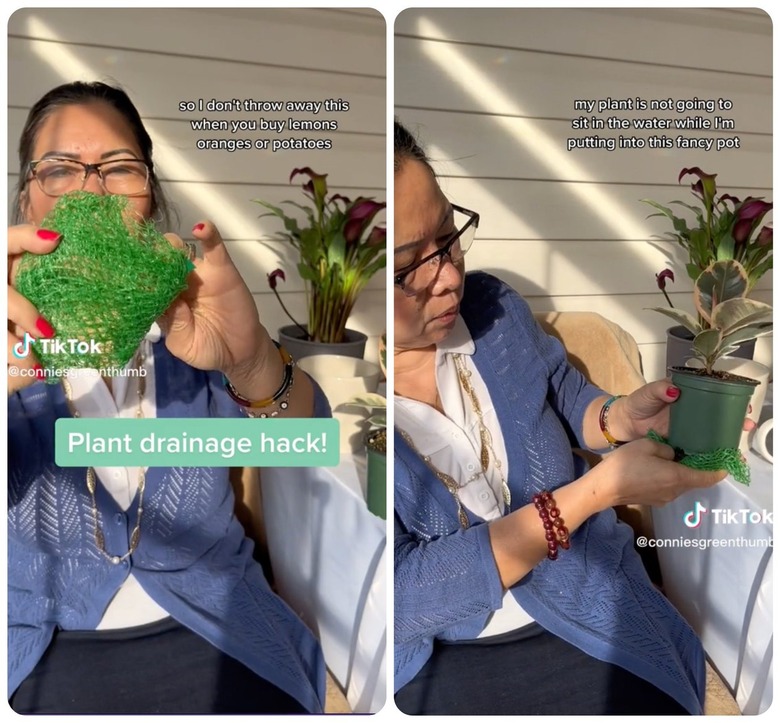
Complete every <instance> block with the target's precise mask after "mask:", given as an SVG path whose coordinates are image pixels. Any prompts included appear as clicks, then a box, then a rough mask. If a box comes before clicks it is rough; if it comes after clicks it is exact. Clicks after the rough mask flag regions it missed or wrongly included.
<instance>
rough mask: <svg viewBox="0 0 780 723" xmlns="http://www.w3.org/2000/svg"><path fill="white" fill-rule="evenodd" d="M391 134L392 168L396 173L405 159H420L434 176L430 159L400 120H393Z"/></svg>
mask: <svg viewBox="0 0 780 723" xmlns="http://www.w3.org/2000/svg"><path fill="white" fill-rule="evenodd" d="M393 135H394V136H395V138H394V148H393V156H394V158H395V162H394V164H393V165H394V168H395V172H396V173H397V172H398V171H399V170H400V169H401V165H402V163H403V162H404V161H406V160H409V159H411V160H414V161H420V163H424V164H425V165H426V166H427V167H428V170H429V171H430V172H431V173H432V174H433V175H434V176H435V175H436V172H435V171H434V170H433V166H432V165H431V159H430V158H428V155H427V154H426V152H425V151H424V150H423V149H422V146H420V144H419V143H418V142H417V139H416V138H415V137H414V136H413V135H412V134H411V133H410V132H409V131H408V130H407V129H406V128H405V127H404V126H403V125H401V123H400V121H398V120H396V121H395V129H394V133H393Z"/></svg>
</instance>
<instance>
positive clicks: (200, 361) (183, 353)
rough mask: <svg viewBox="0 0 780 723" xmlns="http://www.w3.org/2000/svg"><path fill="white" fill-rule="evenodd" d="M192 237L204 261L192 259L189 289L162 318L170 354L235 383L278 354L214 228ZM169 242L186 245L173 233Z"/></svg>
mask: <svg viewBox="0 0 780 723" xmlns="http://www.w3.org/2000/svg"><path fill="white" fill-rule="evenodd" d="M192 233H193V235H194V236H195V238H197V239H198V240H200V242H201V246H202V248H203V258H202V259H195V260H194V264H195V270H194V271H192V272H191V273H190V275H189V276H188V278H187V283H188V288H187V289H186V290H185V291H183V292H182V293H181V294H180V295H179V296H178V298H177V299H176V300H175V301H174V302H173V304H171V306H170V307H169V308H168V310H167V311H166V312H165V314H164V315H163V317H162V318H161V319H160V326H161V327H162V328H163V331H164V332H165V343H166V345H167V346H168V349H169V350H170V351H171V353H172V354H173V355H174V356H176V357H178V358H179V359H181V360H182V361H184V362H186V363H187V364H189V365H190V366H193V367H195V368H197V369H205V370H218V371H220V372H222V373H223V374H225V376H227V377H228V378H229V379H231V380H232V379H234V378H236V377H243V376H247V375H251V374H252V373H253V372H254V371H259V370H262V369H263V368H264V367H265V362H266V356H267V355H268V354H269V352H270V353H272V354H274V355H276V350H275V348H274V347H273V345H272V344H271V341H270V338H269V336H268V334H267V332H266V331H265V329H264V328H263V326H262V325H261V324H260V319H259V316H258V313H257V307H256V306H255V302H254V300H253V299H252V294H251V293H250V291H249V289H248V288H247V286H246V284H245V283H244V280H243V279H242V278H241V275H240V274H239V273H238V270H237V269H236V267H235V265H234V264H233V261H232V260H231V258H230V255H229V254H228V252H227V249H226V248H225V244H224V243H223V241H222V238H221V237H220V235H219V231H218V230H217V228H216V227H215V226H214V224H212V223H210V222H208V221H206V222H204V223H199V224H197V225H196V226H195V228H193V230H192ZM168 239H169V240H170V241H171V243H172V244H173V245H174V246H178V247H180V248H182V247H183V246H184V243H183V242H182V240H181V239H180V238H178V237H177V236H174V235H173V234H169V235H168ZM271 350H273V351H271Z"/></svg>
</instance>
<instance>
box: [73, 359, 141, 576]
mask: <svg viewBox="0 0 780 723" xmlns="http://www.w3.org/2000/svg"><path fill="white" fill-rule="evenodd" d="M144 360H145V359H144V356H143V355H142V354H141V352H140V351H139V352H138V353H137V354H136V363H135V364H134V365H133V366H134V368H135V369H136V370H137V371H139V372H140V370H141V369H143V365H144ZM137 379H138V389H137V391H136V394H137V397H138V408H137V409H136V411H135V416H136V418H137V419H141V418H143V416H144V412H143V407H142V406H141V405H142V403H143V399H144V394H145V393H146V377H145V376H141V374H140V373H139V374H138V375H137ZM62 387H63V389H64V391H65V398H66V399H67V401H68V406H69V407H70V412H71V414H72V415H73V416H74V417H75V418H78V417H80V416H81V415H80V414H79V413H78V412H77V411H76V409H75V407H74V406H73V389H72V387H71V386H70V382H69V381H68V378H67V377H63V378H62ZM145 487H146V472H144V468H143V467H139V468H138V512H137V513H136V515H137V516H136V518H135V527H134V528H133V531H132V532H131V533H130V547H129V548H128V550H127V552H126V553H125V554H124V555H121V556H120V555H111V554H109V552H108V550H106V538H105V535H104V534H103V530H102V528H101V527H100V522H99V521H98V507H97V498H96V496H95V490H96V488H97V475H96V474H95V468H94V467H87V489H88V490H89V495H90V497H91V499H92V525H93V529H94V536H95V545H96V546H97V549H98V551H99V552H100V553H101V554H102V555H103V557H105V558H106V559H107V560H108V561H109V562H110V563H111V564H112V565H118V564H119V563H120V562H122V561H124V560H127V558H128V557H130V555H132V554H133V553H134V552H135V551H136V549H137V548H138V542H139V541H140V539H141V517H142V516H143V513H144V488H145Z"/></svg>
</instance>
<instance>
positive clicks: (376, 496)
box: [366, 447, 387, 520]
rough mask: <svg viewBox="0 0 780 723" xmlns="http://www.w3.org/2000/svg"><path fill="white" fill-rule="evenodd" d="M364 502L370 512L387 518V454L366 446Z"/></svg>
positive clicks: (384, 518)
mask: <svg viewBox="0 0 780 723" xmlns="http://www.w3.org/2000/svg"><path fill="white" fill-rule="evenodd" d="M366 454H367V455H368V472H367V475H366V476H367V484H366V503H367V504H368V509H369V511H370V512H371V513H373V514H375V515H376V516H377V517H381V518H382V519H383V520H386V519H387V455H385V454H382V453H381V452H377V451H376V450H374V449H371V448H370V447H368V448H367V449H366Z"/></svg>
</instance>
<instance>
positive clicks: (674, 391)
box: [666, 387, 680, 399]
mask: <svg viewBox="0 0 780 723" xmlns="http://www.w3.org/2000/svg"><path fill="white" fill-rule="evenodd" d="M666 396H667V397H670V398H671V399H677V397H679V396H680V390H679V389H678V388H677V387H669V388H668V389H667V390H666Z"/></svg>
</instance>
